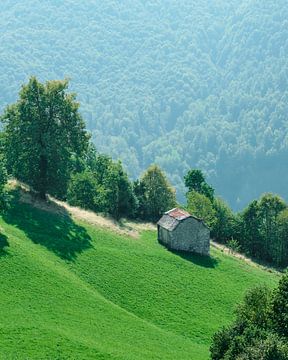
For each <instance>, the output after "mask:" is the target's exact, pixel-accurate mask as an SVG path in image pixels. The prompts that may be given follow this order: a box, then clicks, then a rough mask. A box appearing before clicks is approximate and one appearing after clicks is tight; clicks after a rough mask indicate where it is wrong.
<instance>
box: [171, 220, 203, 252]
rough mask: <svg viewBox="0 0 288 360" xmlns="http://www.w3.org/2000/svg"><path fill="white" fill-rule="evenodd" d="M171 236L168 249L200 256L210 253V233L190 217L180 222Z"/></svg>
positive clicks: (200, 223) (199, 222)
mask: <svg viewBox="0 0 288 360" xmlns="http://www.w3.org/2000/svg"><path fill="white" fill-rule="evenodd" d="M171 235H172V243H171V246H170V247H171V248H172V249H175V250H183V251H191V252H195V253H198V254H201V255H209V253H210V231H209V229H208V228H207V227H206V226H205V225H204V224H203V223H202V222H201V221H199V220H196V219H194V218H192V217H191V218H188V219H185V220H184V221H181V222H180V224H179V225H178V226H177V227H176V229H175V230H174V231H173V232H171Z"/></svg>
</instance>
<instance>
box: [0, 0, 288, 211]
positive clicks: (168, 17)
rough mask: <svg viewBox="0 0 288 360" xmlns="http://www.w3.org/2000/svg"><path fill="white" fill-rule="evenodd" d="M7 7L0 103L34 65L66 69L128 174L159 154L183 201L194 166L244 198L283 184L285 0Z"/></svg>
mask: <svg viewBox="0 0 288 360" xmlns="http://www.w3.org/2000/svg"><path fill="white" fill-rule="evenodd" d="M1 14H2V17H3V19H5V21H3V22H2V23H1V24H0V30H1V33H3V34H4V33H5V38H3V39H2V41H1V44H0V50H1V54H2V62H1V69H2V74H1V90H0V97H1V99H2V101H1V103H2V104H7V103H12V102H14V101H15V100H16V94H17V90H18V88H19V85H20V83H21V82H23V81H25V79H26V77H27V74H36V75H37V76H38V77H39V78H40V79H46V78H51V79H55V78H58V79H61V78H63V77H65V76H68V77H71V78H72V79H73V81H72V85H73V90H74V91H76V92H77V93H78V94H79V98H80V101H81V104H82V105H81V109H82V114H83V117H84V118H85V120H86V122H87V126H88V128H89V130H91V131H92V132H93V141H94V142H95V144H96V145H97V148H98V149H99V151H101V152H102V153H107V154H109V155H111V156H112V157H113V158H117V159H118V158H121V159H122V160H123V162H124V166H125V169H127V170H128V173H129V174H131V175H132V176H133V178H137V177H138V176H139V174H140V172H141V171H143V170H144V169H145V168H147V167H148V166H149V164H151V163H152V162H156V163H157V164H158V165H159V166H161V168H162V169H164V171H165V172H166V173H167V175H168V178H169V180H170V181H171V183H172V184H173V186H176V188H177V194H178V195H179V194H181V195H182V197H181V200H183V201H184V192H185V189H184V186H183V180H182V179H183V175H184V174H185V173H186V171H187V169H189V168H190V167H191V166H195V167H197V168H200V169H203V170H205V173H206V174H207V176H208V179H209V182H210V183H211V184H213V187H214V188H216V189H217V192H218V193H219V194H221V196H223V198H225V199H227V201H228V202H229V204H231V205H232V206H233V208H236V207H237V209H241V208H243V207H244V206H246V204H248V202H249V201H251V200H252V199H254V198H258V197H259V195H260V194H261V193H263V192H267V191H273V192H277V193H279V194H281V195H282V196H285V195H286V194H287V193H288V188H287V181H286V178H287V166H286V160H287V152H288V142H287V126H286V124H287V112H288V109H287V104H288V101H287V99H288V86H287V84H288V71H287V59H288V43H287V18H288V9H287V4H286V2H285V0H278V1H274V0H265V2H263V1H262V2H261V1H259V0H254V1H250V0H238V1H236V0H230V1H227V0H215V1H213V2H211V1H209V0H199V1H197V2H193V1H182V2H177V1H175V0H174V1H169V2H167V1H157V2H154V3H152V2H151V1H146V2H144V1H141V0H126V1H125V2H123V3H121V5H119V3H118V2H116V1H113V0H109V1H108V0H107V1H105V2H104V1H95V2H92V1H89V0H82V1H76V0H69V1H68V2H65V1H64V2H63V1H62V2H60V3H58V2H57V1H55V0H54V1H53V0H51V1H38V2H35V1H32V0H25V3H23V1H20V0H5V1H2V7H1ZM159 14H161V15H159ZM159 16H161V21H159ZM28 43H29V46H27V45H26V44H28Z"/></svg>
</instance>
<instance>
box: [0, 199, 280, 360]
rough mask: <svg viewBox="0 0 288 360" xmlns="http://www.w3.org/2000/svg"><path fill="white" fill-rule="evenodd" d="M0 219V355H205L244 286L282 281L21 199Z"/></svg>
mask: <svg viewBox="0 0 288 360" xmlns="http://www.w3.org/2000/svg"><path fill="white" fill-rule="evenodd" d="M0 226H1V228H2V236H1V239H0V248H1V252H0V269H1V272H0V282H1V292H0V304H1V313H0V358H1V359H181V360H182V359H184V360H185V359H195V360H198V359H199V360H201V359H203V360H204V359H208V357H209V351H208V349H209V344H210V341H211V336H212V334H213V333H214V332H215V330H217V329H218V328H219V327H220V326H222V325H224V324H227V323H229V322H230V321H231V320H232V318H233V308H234V306H235V304H236V303H237V302H238V301H239V300H240V299H241V297H242V295H243V293H244V291H245V290H246V289H247V288H249V287H251V286H254V285H255V284H259V283H262V282H265V283H267V284H268V285H270V286H272V285H273V284H274V283H275V281H276V280H277V275H275V274H271V273H268V272H266V271H263V270H261V269H258V268H256V267H252V266H250V265H248V264H246V263H245V262H243V261H240V260H238V259H234V258H231V257H229V256H227V255H223V254H222V253H221V252H220V251H218V250H212V257H211V258H203V257H200V256H195V255H189V256H187V255H185V254H181V253H172V252H169V251H168V250H166V249H165V248H164V247H162V246H160V245H159V244H158V243H157V241H156V234H155V233H154V232H145V233H143V235H142V236H141V238H140V239H134V238H130V237H124V236H120V235H117V234H115V233H113V232H109V231H105V230H102V229H99V228H95V227H93V226H90V225H87V224H85V223H83V222H82V223H79V222H77V223H75V222H74V221H73V220H72V219H71V218H70V217H69V215H68V214H63V215H61V216H60V215H57V214H52V213H49V212H45V211H41V210H37V209H34V208H32V207H31V206H29V205H24V204H18V203H17V201H16V202H15V204H14V207H13V208H12V209H11V210H10V211H9V213H8V214H6V215H5V216H3V219H1V222H0Z"/></svg>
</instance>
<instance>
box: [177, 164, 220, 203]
mask: <svg viewBox="0 0 288 360" xmlns="http://www.w3.org/2000/svg"><path fill="white" fill-rule="evenodd" d="M184 181H185V186H186V187H187V188H188V192H191V191H196V192H198V193H199V194H202V195H204V196H206V197H207V198H208V199H209V200H210V201H211V202H212V201H213V200H214V189H213V188H212V186H210V185H208V184H207V183H206V180H205V177H204V175H203V173H202V171H201V170H197V169H191V170H189V171H188V173H187V174H186V175H185V176H184Z"/></svg>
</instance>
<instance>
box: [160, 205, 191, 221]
mask: <svg viewBox="0 0 288 360" xmlns="http://www.w3.org/2000/svg"><path fill="white" fill-rule="evenodd" d="M165 214H166V215H169V216H171V217H173V218H174V219H176V220H179V221H181V220H184V219H187V218H189V217H191V215H190V214H189V213H188V212H187V211H185V210H182V209H178V208H175V209H172V210H169V211H167V212H166V213H165Z"/></svg>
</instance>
